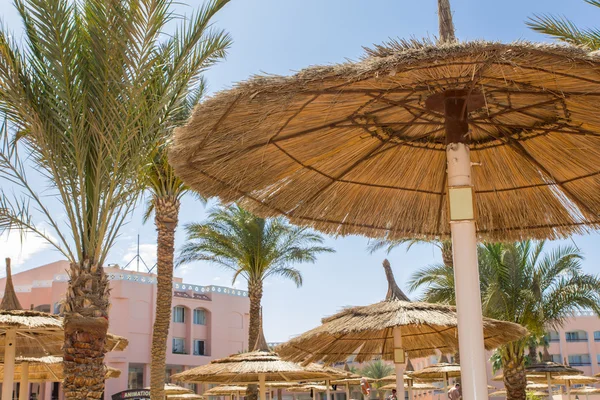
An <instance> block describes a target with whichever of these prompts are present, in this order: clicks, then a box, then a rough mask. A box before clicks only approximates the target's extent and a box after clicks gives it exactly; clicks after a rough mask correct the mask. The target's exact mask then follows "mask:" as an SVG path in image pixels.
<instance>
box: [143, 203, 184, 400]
mask: <svg viewBox="0 0 600 400" xmlns="http://www.w3.org/2000/svg"><path fill="white" fill-rule="evenodd" d="M154 213H155V217H154V223H155V225H156V230H157V231H158V239H157V275H158V276H157V284H156V319H155V320H154V327H153V329H152V361H151V362H152V363H151V365H150V399H151V400H164V398H165V369H166V357H167V337H168V336H169V326H170V324H171V305H172V300H173V254H174V251H175V247H174V246H175V228H176V227H177V221H178V216H179V200H177V198H175V197H173V196H167V197H155V198H154Z"/></svg>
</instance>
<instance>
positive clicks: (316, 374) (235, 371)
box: [172, 323, 333, 383]
mask: <svg viewBox="0 0 600 400" xmlns="http://www.w3.org/2000/svg"><path fill="white" fill-rule="evenodd" d="M332 375H333V373H332V370H331V369H327V368H325V367H322V366H319V365H309V366H307V367H303V366H301V365H299V364H296V363H294V362H290V361H283V360H282V359H281V358H280V357H279V355H278V354H277V353H275V352H273V351H271V350H270V349H269V347H268V345H267V341H266V340H265V338H264V333H263V329H262V323H261V326H260V332H259V338H258V340H257V342H256V344H255V348H254V351H252V352H249V353H241V354H234V355H231V356H229V357H226V358H221V359H218V360H214V361H211V362H210V364H206V365H201V366H199V367H196V368H192V369H189V370H187V371H183V372H180V373H178V374H175V375H173V376H172V378H173V379H174V380H175V381H181V382H210V383H257V382H259V377H260V376H264V379H265V382H286V381H306V380H320V379H323V380H324V379H329V378H331V377H332Z"/></svg>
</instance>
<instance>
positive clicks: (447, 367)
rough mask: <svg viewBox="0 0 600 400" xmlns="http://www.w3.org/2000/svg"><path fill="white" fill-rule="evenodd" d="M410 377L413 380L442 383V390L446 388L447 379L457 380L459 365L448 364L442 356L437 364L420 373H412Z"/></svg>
mask: <svg viewBox="0 0 600 400" xmlns="http://www.w3.org/2000/svg"><path fill="white" fill-rule="evenodd" d="M412 376H413V378H415V379H421V380H428V381H442V382H443V383H444V388H447V387H448V379H449V378H458V377H459V376H460V365H459V364H450V363H449V362H448V359H447V357H446V356H445V355H442V357H441V359H440V362H439V363H437V364H434V365H430V366H428V367H425V368H423V369H422V370H420V371H416V372H413V374H412Z"/></svg>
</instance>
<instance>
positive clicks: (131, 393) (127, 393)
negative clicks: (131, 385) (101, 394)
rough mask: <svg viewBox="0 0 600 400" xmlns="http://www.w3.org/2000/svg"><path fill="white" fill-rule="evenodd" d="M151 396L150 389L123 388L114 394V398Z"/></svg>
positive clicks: (140, 398)
mask: <svg viewBox="0 0 600 400" xmlns="http://www.w3.org/2000/svg"><path fill="white" fill-rule="evenodd" d="M149 398H150V391H149V390H145V389H132V390H123V391H122V392H119V393H115V394H113V395H112V400H122V399H129V400H146V399H149Z"/></svg>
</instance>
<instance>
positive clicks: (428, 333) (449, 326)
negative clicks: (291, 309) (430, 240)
mask: <svg viewBox="0 0 600 400" xmlns="http://www.w3.org/2000/svg"><path fill="white" fill-rule="evenodd" d="M383 268H384V270H385V273H386V277H387V280H388V291H387V295H386V298H385V300H384V301H382V302H380V303H376V304H373V305H370V306H364V307H352V308H348V309H345V310H343V311H341V312H339V313H337V314H335V315H333V316H331V317H328V318H324V319H323V321H322V322H323V324H322V325H321V326H319V327H317V328H314V329H312V330H310V331H308V332H305V333H303V334H302V335H300V336H297V337H295V338H293V339H291V340H290V341H288V342H287V343H284V344H282V345H280V346H278V347H277V349H276V350H277V351H278V352H279V354H280V355H281V356H282V357H284V358H286V359H290V360H292V361H298V362H300V361H302V362H305V363H306V362H315V361H321V360H322V361H324V362H325V363H327V364H330V363H335V362H342V361H344V360H346V359H347V358H348V357H349V356H351V355H355V360H356V361H357V362H364V361H368V360H370V359H373V358H377V357H382V358H383V359H385V360H392V361H395V357H396V356H399V357H401V358H402V360H400V361H401V362H398V363H396V376H397V378H399V379H398V380H397V381H396V385H397V386H398V387H404V384H403V379H402V377H403V373H404V367H403V364H404V363H405V361H404V359H403V358H404V352H406V353H408V355H409V356H410V357H419V356H426V355H431V354H435V352H436V349H440V350H441V351H443V352H450V351H455V350H456V348H457V347H458V343H457V337H456V336H457V324H458V320H457V316H456V309H455V308H454V307H452V306H447V305H441V304H429V303H420V302H411V301H410V300H409V299H408V297H407V296H406V295H405V294H404V293H403V292H402V291H401V290H400V288H399V287H398V285H397V284H396V281H395V279H394V275H393V272H392V269H391V266H390V263H389V261H388V260H385V261H384V262H383ZM526 333H527V331H526V330H525V329H524V328H523V327H521V326H520V325H517V324H513V323H510V322H502V321H496V320H492V319H485V321H484V337H485V344H486V347H487V348H488V349H493V348H495V347H497V346H499V345H501V344H503V343H506V342H509V341H512V340H516V339H518V338H520V337H523V336H524V335H526ZM398 340H400V342H398ZM396 350H398V351H399V352H400V353H399V354H395V351H396ZM398 368H400V369H398ZM399 392H400V393H399V396H400V397H401V398H402V396H403V393H402V391H399Z"/></svg>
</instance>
